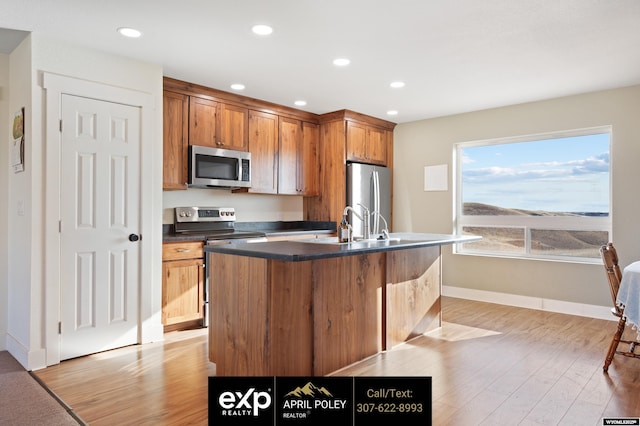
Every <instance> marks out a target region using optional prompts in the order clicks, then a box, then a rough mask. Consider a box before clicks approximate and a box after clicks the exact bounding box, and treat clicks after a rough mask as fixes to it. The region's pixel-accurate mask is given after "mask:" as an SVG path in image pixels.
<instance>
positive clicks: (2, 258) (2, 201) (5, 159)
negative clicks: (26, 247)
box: [0, 54, 12, 351]
mask: <svg viewBox="0 0 640 426" xmlns="http://www.w3.org/2000/svg"><path fill="white" fill-rule="evenodd" d="M10 122H11V120H10V119H9V55H4V54H0V135H1V136H0V141H10V140H11V137H12V132H11V128H12V127H11V125H10V124H9V123H10ZM9 164H10V162H9V144H8V143H2V149H0V206H1V207H0V351H4V350H6V349H7V323H8V320H9V315H8V312H7V309H8V304H7V303H8V302H7V301H8V298H9V284H8V276H9V272H8V271H7V255H8V251H9V247H8V246H9V237H8V232H9V221H8V219H7V214H8V205H9V203H8V198H9V195H8V187H9V184H8V179H9V173H10V167H9Z"/></svg>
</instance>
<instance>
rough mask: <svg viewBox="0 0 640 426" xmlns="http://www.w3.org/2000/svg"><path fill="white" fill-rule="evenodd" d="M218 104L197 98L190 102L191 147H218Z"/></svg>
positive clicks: (192, 98)
mask: <svg viewBox="0 0 640 426" xmlns="http://www.w3.org/2000/svg"><path fill="white" fill-rule="evenodd" d="M217 115H218V103H217V102H215V101H211V100H209V99H202V98H198V97H195V96H191V97H190V102H189V145H202V146H210V147H214V148H215V147H217V145H216V133H217V128H216V127H217V119H216V118H217Z"/></svg>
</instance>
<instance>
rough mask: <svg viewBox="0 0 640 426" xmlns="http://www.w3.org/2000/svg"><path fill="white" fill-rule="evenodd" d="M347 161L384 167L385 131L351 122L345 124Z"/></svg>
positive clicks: (385, 156) (385, 162) (385, 160)
mask: <svg viewBox="0 0 640 426" xmlns="http://www.w3.org/2000/svg"><path fill="white" fill-rule="evenodd" d="M347 160H349V161H360V162H364V163H371V164H380V165H383V166H386V165H387V135H386V131H385V130H384V129H378V128H376V127H372V126H368V125H365V124H361V123H357V122H353V121H349V122H347Z"/></svg>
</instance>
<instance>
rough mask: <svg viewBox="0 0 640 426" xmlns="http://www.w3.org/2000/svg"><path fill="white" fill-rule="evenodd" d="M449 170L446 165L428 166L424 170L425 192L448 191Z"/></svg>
mask: <svg viewBox="0 0 640 426" xmlns="http://www.w3.org/2000/svg"><path fill="white" fill-rule="evenodd" d="M448 176H449V168H448V166H447V165H446V164H440V165H438V166H426V167H425V168H424V190H425V191H447V190H448V189H449V188H448V184H447V182H448Z"/></svg>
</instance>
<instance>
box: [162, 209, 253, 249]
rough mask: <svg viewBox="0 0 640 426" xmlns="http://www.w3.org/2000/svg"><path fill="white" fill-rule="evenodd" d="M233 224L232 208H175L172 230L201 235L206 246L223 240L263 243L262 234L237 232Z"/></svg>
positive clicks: (233, 211)
mask: <svg viewBox="0 0 640 426" xmlns="http://www.w3.org/2000/svg"><path fill="white" fill-rule="evenodd" d="M235 222H236V211H235V209H234V208H233V207H176V208H175V220H174V230H175V232H176V233H177V234H192V235H202V236H203V238H204V240H205V241H206V243H207V244H217V243H216V241H223V242H224V241H225V240H234V241H235V242H238V241H239V240H242V241H243V242H254V241H253V240H260V241H264V238H265V233H264V232H254V231H238V230H236V229H235ZM227 242H231V241H227Z"/></svg>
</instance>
